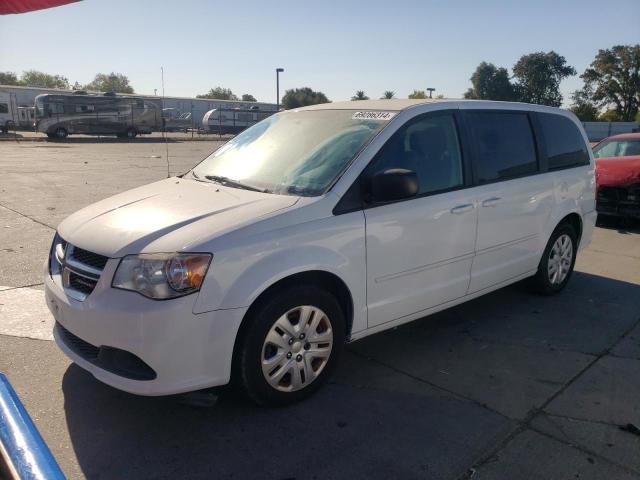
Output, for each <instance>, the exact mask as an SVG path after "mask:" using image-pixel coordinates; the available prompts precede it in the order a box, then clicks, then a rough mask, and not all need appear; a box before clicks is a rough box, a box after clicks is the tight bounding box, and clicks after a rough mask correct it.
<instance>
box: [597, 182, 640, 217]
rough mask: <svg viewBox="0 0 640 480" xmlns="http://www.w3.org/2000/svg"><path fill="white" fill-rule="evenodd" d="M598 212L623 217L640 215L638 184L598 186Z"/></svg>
mask: <svg viewBox="0 0 640 480" xmlns="http://www.w3.org/2000/svg"><path fill="white" fill-rule="evenodd" d="M597 209H598V212H600V213H604V214H607V215H619V216H625V217H638V216H640V185H632V186H629V187H600V189H599V190H598V199H597Z"/></svg>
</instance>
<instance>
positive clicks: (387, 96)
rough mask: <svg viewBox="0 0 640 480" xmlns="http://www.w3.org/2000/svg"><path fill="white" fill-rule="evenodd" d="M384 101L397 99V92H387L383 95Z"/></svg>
mask: <svg viewBox="0 0 640 480" xmlns="http://www.w3.org/2000/svg"><path fill="white" fill-rule="evenodd" d="M381 98H382V99H385V100H391V99H392V98H396V92H394V91H393V90H387V91H385V92H384V93H383V94H382V97H381Z"/></svg>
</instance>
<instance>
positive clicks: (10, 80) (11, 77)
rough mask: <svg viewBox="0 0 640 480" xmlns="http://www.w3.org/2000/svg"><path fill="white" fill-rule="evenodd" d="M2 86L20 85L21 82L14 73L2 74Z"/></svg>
mask: <svg viewBox="0 0 640 480" xmlns="http://www.w3.org/2000/svg"><path fill="white" fill-rule="evenodd" d="M0 85H20V81H19V80H18V76H17V75H16V74H15V73H13V72H0Z"/></svg>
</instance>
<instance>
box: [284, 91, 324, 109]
mask: <svg viewBox="0 0 640 480" xmlns="http://www.w3.org/2000/svg"><path fill="white" fill-rule="evenodd" d="M329 102H330V100H329V99H328V98H327V96H326V95H325V94H324V93H322V92H316V91H314V90H312V89H310V88H309V87H302V88H294V89H290V90H287V91H286V92H284V96H283V97H282V106H283V107H284V108H286V109H290V108H298V107H304V106H305V105H316V104H318V103H329Z"/></svg>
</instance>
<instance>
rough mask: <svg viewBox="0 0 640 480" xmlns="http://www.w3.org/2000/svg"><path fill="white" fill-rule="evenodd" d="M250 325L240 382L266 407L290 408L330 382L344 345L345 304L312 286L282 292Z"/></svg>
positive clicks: (239, 362)
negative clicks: (282, 406)
mask: <svg viewBox="0 0 640 480" xmlns="http://www.w3.org/2000/svg"><path fill="white" fill-rule="evenodd" d="M247 321H248V322H250V323H249V324H248V326H247V328H246V329H245V331H244V334H243V337H242V339H241V340H240V342H239V345H238V352H237V356H236V362H235V368H234V370H235V372H234V376H235V378H234V380H235V381H236V383H239V384H240V386H241V388H242V389H243V390H244V392H245V393H246V394H247V395H248V396H249V397H250V398H251V399H252V400H254V401H255V402H257V403H260V404H266V405H274V406H275V405H286V404H289V403H293V402H296V401H299V400H302V399H303V398H306V397H308V396H309V395H310V394H312V393H313V392H315V391H316V390H317V389H318V388H320V387H321V386H322V384H323V383H324V382H325V381H326V380H327V378H328V376H329V375H330V373H331V371H332V370H333V368H334V366H335V364H336V362H337V361H338V357H339V356H340V353H341V350H342V346H343V344H344V339H345V320H344V314H343V312H342V310H341V308H340V305H339V304H338V302H337V301H336V299H335V298H334V297H333V295H331V294H330V293H328V292H326V291H325V290H322V289H320V288H318V287H315V286H311V285H310V286H298V287H292V288H288V289H286V290H282V291H280V292H278V293H277V294H276V295H274V297H273V298H271V299H269V300H267V301H266V302H263V303H262V304H261V305H260V306H259V307H258V308H256V309H255V310H254V311H253V312H252V313H251V317H250V318H248V319H247Z"/></svg>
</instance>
